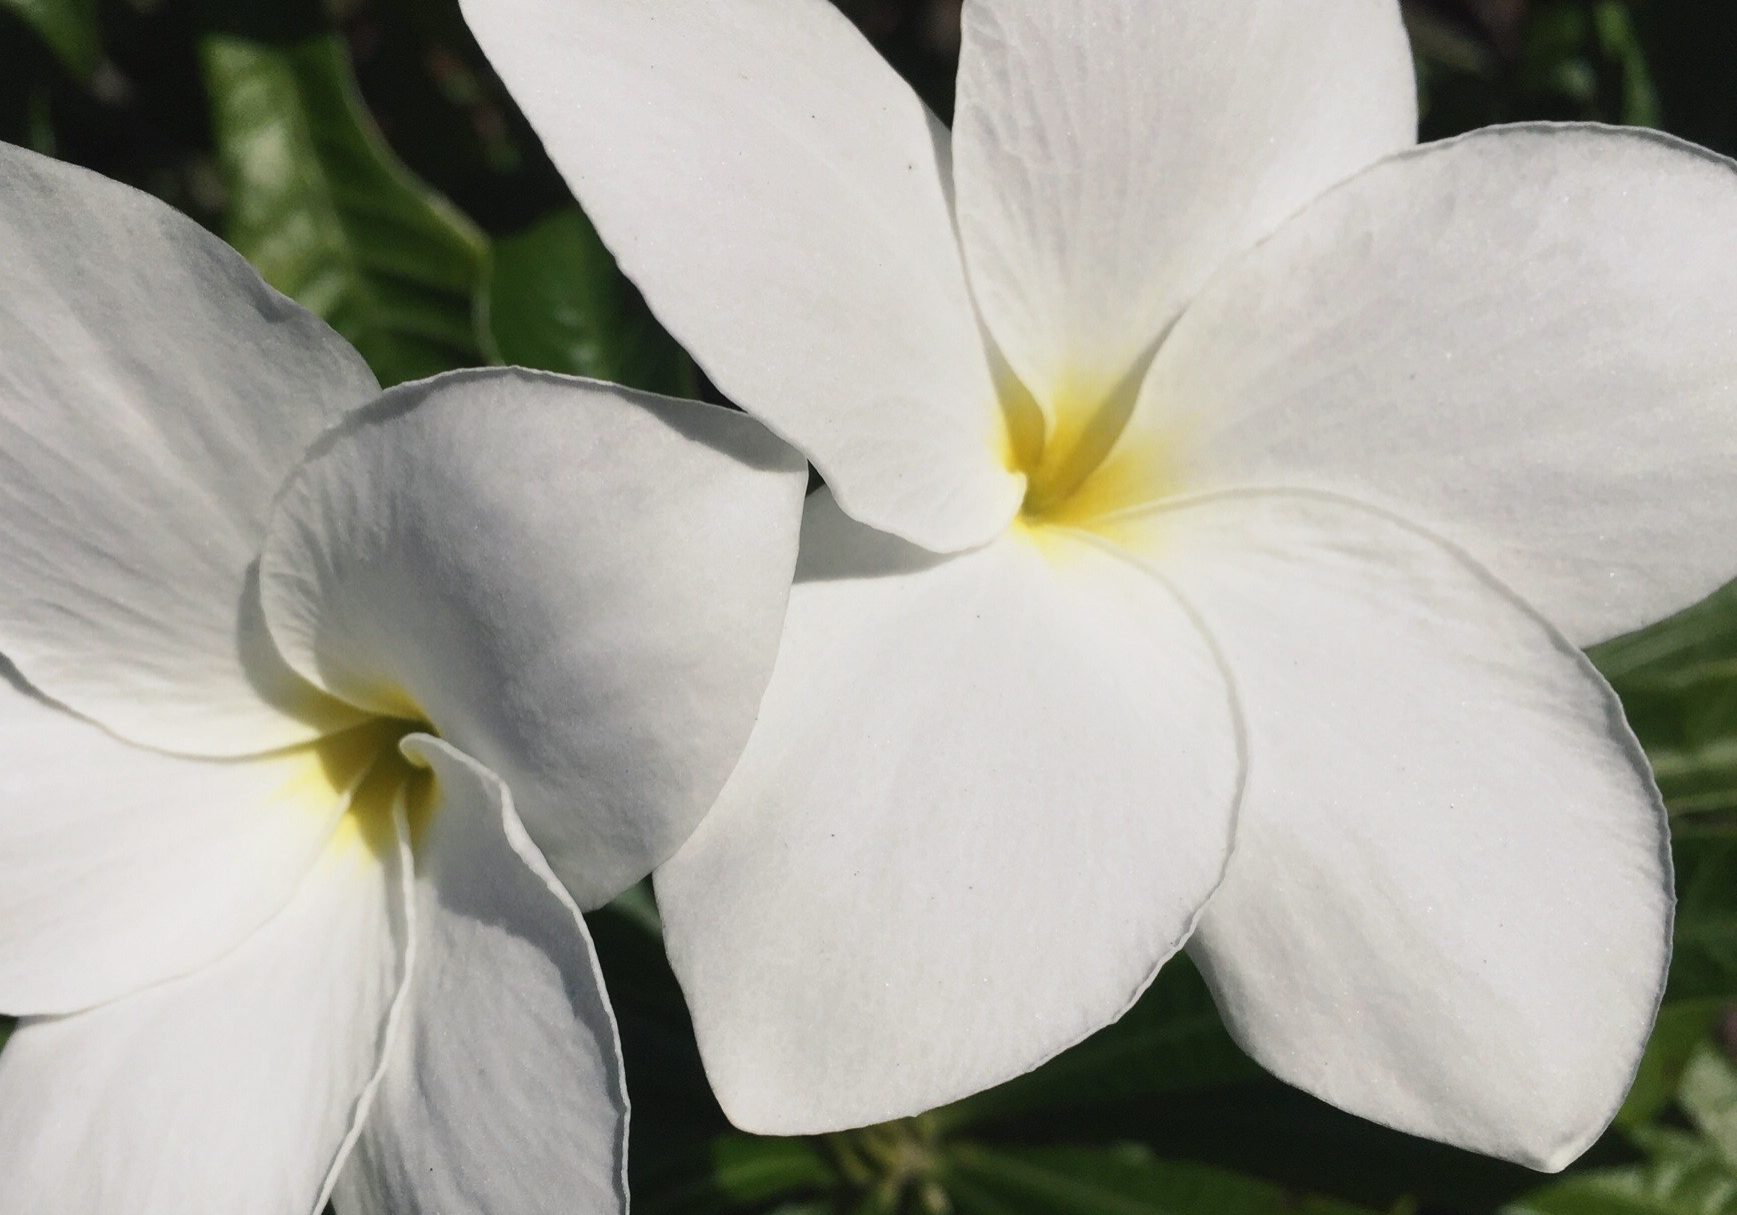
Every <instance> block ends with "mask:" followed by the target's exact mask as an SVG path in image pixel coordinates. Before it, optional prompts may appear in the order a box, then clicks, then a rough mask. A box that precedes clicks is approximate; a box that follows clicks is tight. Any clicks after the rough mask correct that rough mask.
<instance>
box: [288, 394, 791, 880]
mask: <svg viewBox="0 0 1737 1215" xmlns="http://www.w3.org/2000/svg"><path fill="white" fill-rule="evenodd" d="M805 484H806V478H805V470H804V468H803V465H802V462H801V460H800V458H799V457H797V456H796V455H795V453H794V452H792V451H791V450H790V449H789V448H788V447H786V446H785V445H784V444H783V443H781V442H779V441H778V440H776V439H774V438H772V437H771V436H770V435H769V434H767V433H766V431H765V430H763V429H762V428H760V427H759V426H757V425H755V424H754V423H753V422H752V421H751V420H749V419H748V418H746V417H744V416H742V415H741V414H739V413H734V412H730V411H726V410H722V409H717V408H713V407H711V406H707V405H699V404H695V403H693V402H683V401H669V400H662V399H659V398H652V397H647V396H644V395H643V394H636V393H630V392H628V391H626V390H624V389H617V388H614V387H611V386H608V385H597V384H589V383H585V382H581V381H575V380H569V379H563V378H561V377H558V376H544V375H536V374H533V373H530V372H514V371H502V372H476V373H466V374H463V375H458V376H452V377H446V378H443V379H439V380H434V381H428V382H426V383H423V384H419V385H411V386H408V387H406V388H403V389H399V390H396V391H394V392H393V393H390V394H388V395H387V396H386V397H385V398H383V399H382V400H381V401H380V403H379V404H378V405H377V406H375V407H372V408H370V409H368V410H366V411H364V412H362V413H359V414H357V415H356V416H355V417H354V418H353V419H351V420H350V421H349V422H348V423H346V424H345V426H344V427H343V428H342V429H340V430H339V431H337V432H335V433H334V434H333V435H331V436H330V437H329V438H328V439H327V440H325V441H323V442H322V443H321V444H320V446H319V447H318V448H317V449H316V450H315V452H314V453H313V454H312V455H311V456H310V458H309V461H308V462H307V463H306V464H305V465H304V466H303V467H302V469H301V470H300V471H299V472H298V473H297V474H296V476H295V477H294V479H293V480H292V481H291V483H290V485H289V486H288V487H287V489H286V490H285V492H284V496H283V500H282V503H281V505H280V508H279V512H278V515H277V517H276V519H275V521H274V523H273V526H272V536H271V541H270V544H269V546H268V548H267V551H266V555H265V559H264V564H263V568H264V588H265V589H264V597H265V605H266V611H267V614H268V616H269V618H270V620H271V625H272V631H273V634H274V635H275V636H276V638H277V639H278V641H279V643H280V645H281V646H282V648H283V651H284V654H285V655H286V657H287V658H288V659H289V661H290V662H291V663H292V664H293V665H294V666H295V667H296V669H297V670H299V671H301V672H302V673H304V674H305V675H307V676H308V677H309V678H310V679H312V680H314V681H316V682H317V683H319V684H321V685H322V686H324V687H326V688H329V689H330V690H331V691H332V692H333V693H335V694H337V695H338V696H341V697H343V698H344V699H346V700H348V701H351V702H353V703H357V704H361V705H364V706H367V707H368V708H370V709H372V710H374V711H376V712H380V713H386V714H392V715H395V716H399V717H404V718H410V719H417V720H425V721H428V722H432V723H433V725H434V727H435V728H436V729H437V730H438V731H439V733H440V735H441V736H442V737H443V738H445V739H447V740H448V741H449V742H451V743H452V744H453V745H454V746H457V747H459V748H460V749H462V750H463V751H464V752H465V753H466V754H468V755H470V756H472V757H474V758H475V759H477V760H478V761H479V762H482V763H484V764H485V765H487V766H488V767H489V768H490V769H492V770H493V771H495V772H498V773H499V774H500V776H501V778H502V779H503V780H504V781H506V783H507V785H508V787H509V788H511V789H512V790H513V796H514V799H515V802H516V805H517V806H518V808H519V812H520V813H521V814H523V816H524V819H525V823H526V825H527V827H528V828H529V829H530V831H531V834H532V835H533V836H535V837H536V838H537V840H538V843H539V844H540V845H541V846H542V847H543V848H544V849H545V850H546V851H547V852H548V854H549V859H550V861H551V863H552V864H553V865H554V866H555V869H556V872H558V873H559V874H561V876H562V878H563V880H564V881H565V882H566V883H567V884H568V887H569V889H571V890H572V892H573V894H574V897H575V898H577V899H578V900H579V901H580V903H581V904H582V905H585V906H594V905H596V904H598V903H601V902H604V901H606V900H608V899H609V898H611V897H613V896H614V895H616V894H618V893H620V891H621V890H623V889H625V888H626V887H627V886H629V885H631V884H632V883H633V882H635V881H637V880H639V879H640V878H642V877H644V876H645V874H646V873H648V872H649V871H650V869H651V868H652V866H653V865H655V864H657V863H658V862H659V861H661V860H663V859H664V857H666V856H668V855H669V853H670V852H672V851H673V850H674V849H675V848H676V846H677V845H679V844H680V843H681V842H682V840H684V839H686V838H687V835H688V833H689V832H690V831H692V830H693V827H694V824H695V823H696V822H697V821H698V820H699V818H700V816H701V815H702V814H704V813H705V811H706V808H707V807H708V806H709V805H710V804H711V802H712V799H713V798H714V797H715V796H716V794H717V791H718V789H719V788H720V787H721V786H722V785H723V782H724V778H725V777H726V776H728V775H729V772H730V769H731V767H733V766H734V764H735V762H736V758H737V756H738V755H739V754H740V753H741V748H742V743H743V741H744V740H745V739H746V738H747V735H748V730H749V728H750V727H751V726H752V724H753V721H754V713H755V709H756V707H757V706H758V704H759V701H760V695H761V693H762V691H763V690H764V688H765V684H766V679H767V677H768V673H769V672H770V670H771V665H772V656H773V653H774V651H775V650H776V648H777V644H778V635H779V630H780V629H781V627H782V624H783V616H784V605H785V600H786V597H787V595H788V591H789V576H790V570H791V568H792V567H793V566H794V564H795V558H796V527H797V521H798V518H799V514H798V511H799V506H800V503H801V496H802V493H803V489H804V486H805Z"/></svg>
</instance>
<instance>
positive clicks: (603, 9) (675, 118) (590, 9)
mask: <svg viewBox="0 0 1737 1215" xmlns="http://www.w3.org/2000/svg"><path fill="white" fill-rule="evenodd" d="M464 9H465V14H466V16H467V18H468V19H469V21H470V25H471V29H472V30H473V31H474V32H475V34H476V36H477V40H478V41H479V42H480V43H481V44H482V46H483V48H484V50H486V51H487V52H488V55H489V58H490V61H491V62H492V63H493V65H494V67H495V69H496V70H497V71H498V72H499V73H500V74H501V77H502V78H503V79H504V80H505V81H506V82H507V84H508V85H509V86H510V87H511V88H512V90H513V96H514V99H515V100H516V101H517V102H518V103H519V105H520V106H521V107H523V109H524V111H525V113H526V115H527V116H528V117H529V118H530V120H531V122H532V124H533V125H534V126H535V127H536V128H537V131H538V133H539V134H540V135H541V136H542V139H543V142H544V145H545V147H546V148H547V149H548V152H549V155H550V156H551V157H552V158H553V159H554V161H555V163H556V165H557V166H558V167H559V168H560V169H561V171H562V173H563V174H564V175H565V177H566V179H567V182H568V184H569V185H570V186H572V187H573V190H574V192H575V193H576V194H577V195H578V197H579V200H580V202H581V203H582V204H583V205H584V207H585V211H586V214H587V215H588V216H590V218H591V220H592V222H594V223H595V224H596V225H597V229H598V231H599V232H600V233H602V235H603V239H604V240H605V241H606V242H608V244H609V247H610V250H611V251H612V252H613V253H614V254H615V256H616V257H617V258H618V259H619V261H620V263H621V266H622V268H623V269H624V270H626V271H627V273H628V274H629V275H630V276H631V277H632V278H633V280H634V282H635V283H637V284H638V286H639V288H640V289H641V290H642V291H643V292H644V293H645V295H646V298H647V299H648V300H649V302H650V303H651V306H652V308H653V309H654V310H655V311H656V312H657V314H658V317H659V318H660V319H661V320H662V321H663V322H664V324H665V325H667V326H668V327H669V329H670V331H671V332H672V333H674V334H675V336H676V337H677V338H679V339H681V342H682V344H683V345H684V346H686V347H687V348H688V350H689V351H690V352H691V353H692V354H693V355H694V357H695V358H696V359H697V360H698V361H699V363H700V365H701V366H702V367H703V368H704V369H705V371H706V373H707V375H709V376H710V377H711V378H712V380H713V381H714V382H715V383H716V384H717V385H718V387H719V388H721V389H722V390H723V391H724V392H725V394H727V395H728V396H729V397H730V399H731V400H733V401H735V402H736V403H737V404H739V405H741V406H742V407H743V408H745V409H747V410H748V411H749V412H750V413H752V414H753V415H754V416H755V417H757V418H759V419H761V420H762V421H764V422H766V423H767V424H768V425H770V426H771V427H772V428H773V429H774V430H776V431H778V432H779V433H780V434H782V435H783V436H784V437H786V438H787V439H789V440H790V441H791V442H793V443H795V444H796V445H797V446H799V447H800V448H801V449H802V450H803V452H804V454H806V455H807V456H808V457H809V458H810V459H811V460H813V461H814V463H815V464H816V465H817V466H818V467H819V468H820V470H821V472H822V473H824V474H825V476H826V478H827V481H828V484H829V485H831V486H832V488H833V491H834V492H835V493H836V494H837V495H838V497H839V500H840V501H841V502H842V503H844V505H845V506H846V508H847V509H848V510H849V511H850V512H851V513H852V514H853V515H854V516H856V517H857V518H860V519H862V520H864V521H865V522H868V523H871V524H873V525H875V526H877V527H880V528H883V529H885V530H888V531H891V532H895V533H897V534H899V535H903V536H905V537H907V538H909V539H911V540H914V541H916V542H918V543H920V544H924V545H927V546H929V547H932V548H936V549H949V550H950V549H959V548H965V547H967V546H970V545H973V544H977V543H981V542H982V541H985V540H988V539H989V538H990V537H992V536H993V535H995V534H996V532H997V531H999V530H1000V529H1001V528H1002V527H1004V526H1005V525H1006V523H1007V521H1008V520H1009V519H1010V518H1011V517H1012V516H1013V513H1014V511H1015V509H1016V508H1017V506H1018V503H1019V495H1020V484H1019V479H1018V477H1016V476H1013V475H1011V474H1010V473H1009V472H1008V470H1007V468H1006V464H1005V460H1004V454H1005V453H1004V448H1005V446H1006V433H1005V425H1004V422H1003V419H1002V413H1001V409H1000V406H999V404H998V401H997V397H996V390H995V387H994V384H993V383H992V380H991V376H990V372H989V367H988V363H987V361H986V357H985V354H984V351H983V345H982V342H981V340H980V337H979V333H978V324H977V320H976V317H975V316H974V314H973V311H972V307H971V303H970V298H969V294H968V292H967V290H966V286H965V276H964V271H963V267H962V264H961V260H960V253H959V246H958V242H957V241H956V240H955V238H954V235H953V224H952V216H951V213H950V207H949V200H948V198H947V192H948V188H949V186H948V180H947V179H948V166H947V133H946V131H945V130H944V129H943V128H941V127H940V126H939V124H937V123H936V122H935V121H934V119H933V118H932V116H931V115H930V114H929V113H928V112H927V111H926V110H925V108H924V106H923V104H922V102H920V101H918V100H917V98H916V96H915V95H914V94H913V93H912V92H911V90H910V89H909V87H907V86H906V85H905V83H904V82H903V81H902V80H900V79H899V78H898V76H897V75H895V74H894V72H893V70H892V69H891V68H890V67H888V66H887V65H886V64H885V63H884V62H882V61H881V59H880V57H879V56H877V55H876V54H875V53H874V51H873V50H872V49H870V47H869V46H868V44H867V43H866V42H865V41H864V40H863V39H862V37H861V35H859V34H858V33H857V32H856V31H855V30H854V29H853V28H852V27H851V24H850V22H849V21H848V20H847V19H846V18H845V17H844V16H843V15H842V14H840V13H839V12H838V11H837V9H835V8H834V7H833V6H832V5H831V4H829V3H827V2H826V0H738V2H736V3H730V4H719V3H716V2H715V0H634V3H631V4H629V3H622V2H621V0H468V2H467V3H465V5H464Z"/></svg>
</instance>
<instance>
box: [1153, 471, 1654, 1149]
mask: <svg viewBox="0 0 1737 1215" xmlns="http://www.w3.org/2000/svg"><path fill="white" fill-rule="evenodd" d="M1143 527H1144V529H1145V530H1146V536H1145V539H1146V540H1148V541H1149V543H1150V551H1151V552H1152V553H1153V554H1155V556H1154V557H1153V558H1152V559H1153V561H1154V563H1155V564H1156V565H1158V566H1159V567H1160V568H1162V569H1163V570H1164V572H1165V574H1166V576H1167V577H1168V578H1169V579H1170V580H1171V581H1172V582H1173V583H1174V585H1175V586H1176V587H1177V589H1178V592H1179V593H1180V594H1181V595H1182V596H1183V597H1184V598H1186V599H1187V600H1188V601H1189V602H1190V603H1191V604H1193V605H1194V606H1195V607H1196V608H1197V609H1198V610H1199V611H1200V613H1201V614H1202V616H1203V617H1204V618H1206V619H1208V620H1210V621H1211V622H1212V628H1213V630H1214V635H1215V636H1216V637H1217V638H1218V640H1219V642H1220V644H1221V645H1222V646H1223V648H1224V653H1225V658H1226V661H1227V663H1228V664H1229V666H1230V668H1231V671H1232V674H1233V676H1234V678H1235V680H1236V683H1237V687H1238V689H1239V690H1240V691H1241V693H1242V695H1243V698H1244V702H1245V704H1246V712H1247V717H1248V732H1249V777H1248V786H1247V792H1246V795H1245V798H1244V801H1243V808H1242V819H1241V825H1240V828H1239V831H1238V835H1237V848H1236V854H1235V857H1234V859H1233V861H1232V864H1231V867H1230V873H1229V876H1228V877H1227V878H1226V880H1225V884H1224V886H1223V888H1222V889H1221V890H1220V891H1219V892H1218V894H1217V895H1215V896H1214V898H1213V900H1212V902H1211V903H1210V904H1209V905H1208V907H1207V910H1206V913H1205V915H1204V917H1203V918H1202V920H1201V926H1200V931H1199V933H1198V934H1197V935H1196V936H1195V938H1194V941H1193V942H1192V944H1191V945H1190V947H1189V948H1190V950H1191V952H1192V953H1193V955H1194V957H1195V959H1196V960H1197V961H1198V962H1199V963H1200V964H1201V966H1202V968H1203V969H1204V970H1205V972H1206V974H1207V976H1208V979H1209V981H1210V982H1211V983H1212V986H1213V988H1214V991H1215V994H1216V995H1217V997H1218V1001H1219V1005H1220V1008H1221V1009H1222V1011H1223V1012H1224V1014H1225V1017H1226V1021H1227V1022H1228V1024H1229V1025H1230V1027H1231V1029H1232V1030H1233V1032H1234V1033H1235V1034H1236V1036H1237V1037H1238V1039H1239V1040H1240V1041H1241V1042H1242V1044H1243V1045H1244V1046H1245V1047H1246V1048H1247V1049H1248V1050H1249V1051H1250V1053H1252V1054H1253V1055H1254V1056H1255V1057H1256V1058H1257V1059H1259V1060H1260V1061H1261V1062H1262V1063H1264V1064H1266V1065H1267V1066H1268V1067H1269V1068H1271V1069H1272V1070H1273V1071H1274V1072H1275V1073H1277V1074H1278V1075H1279V1076H1281V1077H1282V1078H1284V1079H1286V1080H1289V1081H1291V1082H1292V1083H1294V1084H1297V1085H1300V1086H1302V1087H1303V1088H1306V1089H1308V1090H1310V1091H1311V1092H1314V1093H1316V1094H1318V1095H1320V1096H1322V1097H1325V1098H1326V1099H1328V1100H1329V1101H1332V1102H1333V1103H1334V1104H1336V1105H1339V1106H1341V1107H1343V1108H1345V1109H1348V1110H1351V1111H1352V1112H1354V1113H1357V1114H1361V1115H1363V1116H1365V1117H1368V1118H1373V1119H1375V1120H1376V1121H1379V1122H1383V1123H1386V1124H1388V1125H1390V1126H1396V1127H1399V1128H1400V1129H1402V1130H1406V1131H1410V1132H1412V1133H1414V1134H1420V1135H1428V1136H1430V1137H1432V1138H1436V1139H1446V1140H1448V1141H1450V1142H1453V1143H1457V1144H1460V1145H1462V1146H1465V1147H1469V1148H1473V1149H1475V1150H1478V1151H1482V1152H1486V1153H1490V1154H1493V1155H1500V1156H1506V1157H1509V1158H1513V1159H1519V1160H1522V1161H1525V1162H1526V1163H1528V1164H1531V1165H1534V1166H1537V1167H1541V1168H1551V1169H1555V1168H1561V1167H1562V1166H1564V1165H1565V1164H1567V1163H1568V1162H1569V1161H1571V1160H1572V1159H1574V1158H1575V1157H1576V1156H1578V1155H1579V1154H1580V1153H1581V1152H1583V1151H1585V1149H1586V1148H1587V1147H1588V1146H1589V1145H1590V1144H1591V1143H1592V1141H1593V1140H1594V1139H1595V1138H1597V1136H1598V1135H1599V1133H1601V1132H1602V1131H1603V1129H1604V1127H1605V1126H1606V1125H1607V1124H1608V1122H1609V1121H1610V1118H1611V1116H1612V1115H1613V1114H1614V1113H1615V1112H1616V1108H1617V1106H1618V1104H1619V1103H1620V1102H1621V1100H1622V1098H1623V1096H1624V1095H1625V1094H1626V1093H1627V1091H1628V1086H1629V1083H1630V1081H1631V1079H1632V1078H1633V1075H1634V1069H1635V1066H1636V1065H1637V1063H1638V1062H1639V1058H1640V1050H1641V1046H1642V1044H1643V1043H1644V1042H1645V1041H1646V1036H1647V1032H1648V1029H1649V1028H1650V1026H1651V1023H1652V1017H1653V1012H1654V1009H1655V1008H1656V1006H1657V1003H1658V999H1659V996H1660V993H1661V992H1662V990H1663V987H1664V979H1665V968H1666V963H1667V961H1668V959H1669V955H1670V930H1671V870H1670V857H1669V851H1668V848H1667V843H1666V830H1665V820H1664V810H1663V807H1662V806H1661V805H1660V803H1659V799H1658V793H1657V791H1656V789H1655V788H1654V786H1653V783H1652V778H1651V774H1650V772H1649V770H1648V768H1647V764H1646V758H1645V756H1644V755H1643V754H1642V753H1641V750H1640V747H1639V745H1638V744H1637V743H1636V742H1635V741H1634V737H1633V735H1631V734H1630V733H1629V730H1628V727H1627V726H1626V725H1625V724H1624V723H1623V719H1622V710H1621V707H1620V706H1619V705H1618V704H1617V701H1616V697H1615V695H1614V694H1613V693H1612V692H1611V691H1610V689H1609V688H1608V686H1606V684H1605V683H1604V680H1603V679H1601V678H1600V677H1599V675H1598V674H1597V672H1595V671H1594V670H1593V669H1592V666H1591V664H1590V663H1588V662H1587V661H1586V659H1585V658H1584V657H1582V656H1581V655H1580V654H1579V652H1578V651H1576V650H1575V649H1574V648H1573V647H1572V646H1571V645H1570V644H1569V643H1568V642H1567V641H1565V640H1564V639H1563V638H1562V637H1561V635H1560V634H1558V633H1557V632H1556V631H1555V630H1554V629H1552V628H1551V627H1550V626H1548V625H1547V624H1545V623H1544V622H1543V621H1542V620H1540V619H1539V618H1538V617H1537V616H1536V615H1535V614H1534V613H1533V612H1532V611H1531V610H1530V609H1528V608H1527V607H1526V606H1525V605H1524V604H1522V603H1521V602H1520V601H1519V600H1518V599H1516V598H1515V597H1514V595H1513V594H1512V593H1511V592H1510V591H1508V590H1507V589H1506V588H1504V587H1503V586H1501V585H1500V584H1499V583H1498V582H1496V581H1495V580H1494V579H1493V578H1492V577H1491V576H1490V575H1489V574H1487V573H1485V572H1484V571H1483V570H1481V569H1480V568H1478V567H1477V566H1476V565H1475V564H1473V563H1472V562H1471V561H1469V560H1468V559H1466V558H1465V557H1463V556H1462V555H1460V554H1459V553H1458V552H1456V551H1454V550H1452V549H1450V548H1448V547H1445V546H1444V545H1442V544H1441V543H1440V542H1439V541H1437V540H1435V539H1434V538H1432V537H1430V536H1428V535H1427V534H1425V533H1423V532H1420V531H1419V530H1417V529H1416V528H1415V527H1412V526H1410V525H1408V524H1405V523H1402V522H1400V521H1397V520H1395V519H1393V518H1392V517H1390V516H1386V515H1383V514H1381V513H1378V512H1373V511H1370V510H1368V509H1367V508H1365V507H1362V506H1360V505H1357V504H1355V503H1346V502H1343V501H1339V500H1334V499H1329V498H1322V497H1320V496H1315V495H1305V494H1295V493H1292V494H1242V495H1239V494H1233V495H1230V496H1228V497H1223V498H1213V499H1209V500H1206V501H1202V502H1199V503H1197V504H1193V505H1180V506H1177V507H1174V508H1173V509H1170V510H1167V511H1161V512H1158V513H1156V514H1154V515H1153V516H1151V517H1150V518H1149V519H1148V520H1146V521H1144V524H1143Z"/></svg>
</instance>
